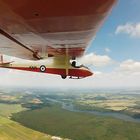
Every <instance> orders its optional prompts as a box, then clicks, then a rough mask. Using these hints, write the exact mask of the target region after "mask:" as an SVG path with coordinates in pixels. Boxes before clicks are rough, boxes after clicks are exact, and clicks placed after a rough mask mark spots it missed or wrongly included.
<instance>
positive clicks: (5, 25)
mask: <svg viewBox="0 0 140 140" xmlns="http://www.w3.org/2000/svg"><path fill="white" fill-rule="evenodd" d="M116 1H117V0H20V1H19V0H0V5H1V8H0V33H1V35H0V41H1V43H0V53H3V54H7V55H10V56H16V57H19V58H24V59H41V58H44V59H45V58H46V57H47V56H59V55H66V54H67V55H68V56H69V57H71V58H72V57H79V56H81V55H83V53H84V51H85V49H86V47H87V46H88V44H89V42H90V41H91V39H92V38H94V36H95V34H96V32H97V30H98V29H99V27H100V26H101V25H102V23H103V21H104V20H105V18H106V17H107V15H108V14H109V12H110V10H111V9H112V6H113V5H114V4H115V2H116Z"/></svg>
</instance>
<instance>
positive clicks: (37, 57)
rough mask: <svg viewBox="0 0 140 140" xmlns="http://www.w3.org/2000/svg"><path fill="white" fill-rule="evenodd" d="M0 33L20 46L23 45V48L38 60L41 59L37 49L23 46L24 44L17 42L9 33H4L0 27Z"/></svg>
mask: <svg viewBox="0 0 140 140" xmlns="http://www.w3.org/2000/svg"><path fill="white" fill-rule="evenodd" d="M0 34H2V35H3V36H5V37H6V38H8V39H10V40H11V41H13V42H15V43H16V44H18V45H20V46H21V47H24V48H25V49H27V50H29V51H30V52H32V53H33V57H34V58H36V59H38V60H40V59H41V57H40V56H39V55H38V51H33V50H32V49H30V48H28V47H27V46H25V45H24V44H22V43H21V42H19V41H18V40H16V39H15V38H13V37H12V36H11V35H9V34H8V33H6V32H5V31H3V30H1V29H0Z"/></svg>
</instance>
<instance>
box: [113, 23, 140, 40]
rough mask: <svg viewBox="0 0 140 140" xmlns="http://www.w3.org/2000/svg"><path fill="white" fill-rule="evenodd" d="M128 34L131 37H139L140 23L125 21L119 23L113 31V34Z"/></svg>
mask: <svg viewBox="0 0 140 140" xmlns="http://www.w3.org/2000/svg"><path fill="white" fill-rule="evenodd" d="M121 33H123V34H128V35H129V36H131V37H137V38H140V23H136V24H134V23H126V24H124V25H119V26H118V27H117V29H116V31H115V34H121Z"/></svg>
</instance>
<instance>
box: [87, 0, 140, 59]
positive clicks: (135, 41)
mask: <svg viewBox="0 0 140 140" xmlns="http://www.w3.org/2000/svg"><path fill="white" fill-rule="evenodd" d="M139 13H140V1H139V0H119V2H118V4H117V5H116V7H114V9H113V11H112V13H111V15H110V16H109V17H108V19H107V20H106V21H105V23H104V25H103V26H102V28H101V29H100V31H99V32H98V33H97V36H96V39H95V40H94V41H93V43H92V46H91V48H90V49H89V50H88V52H96V53H98V54H101V55H102V54H105V48H109V49H110V50H111V53H109V54H108V55H109V56H110V57H111V58H112V59H114V60H117V61H123V60H125V59H128V58H130V59H135V60H140V37H139V38H133V37H130V36H129V35H126V34H119V35H116V34H115V30H116V28H117V27H118V26H119V25H123V24H126V23H139V22H140V16H139Z"/></svg>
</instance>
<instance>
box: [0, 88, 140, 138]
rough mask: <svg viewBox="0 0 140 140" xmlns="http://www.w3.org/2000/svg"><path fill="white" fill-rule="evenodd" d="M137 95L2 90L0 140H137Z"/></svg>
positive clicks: (139, 117)
mask: <svg viewBox="0 0 140 140" xmlns="http://www.w3.org/2000/svg"><path fill="white" fill-rule="evenodd" d="M70 92H71V94H70ZM139 93H140V90H93V89H88V90H86V89H85V90H78V89H77V90H75V91H73V90H72V89H71V90H67V89H63V90H58V91H56V90H53V89H35V90H33V89H20V88H19V89H16V88H15V89H13V90H11V89H10V90H9V89H1V92H0V140H21V138H22V140H24V139H25V140H26V139H30V140H32V139H34V140H61V139H62V140H63V139H65V140H68V139H72V140H101V139H103V140H118V139H121V140H134V139H135V140H138V139H139V137H140V133H139V132H140V94H139Z"/></svg>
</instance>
